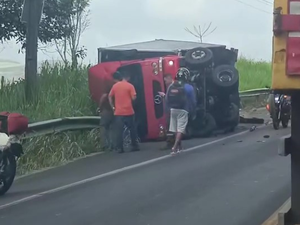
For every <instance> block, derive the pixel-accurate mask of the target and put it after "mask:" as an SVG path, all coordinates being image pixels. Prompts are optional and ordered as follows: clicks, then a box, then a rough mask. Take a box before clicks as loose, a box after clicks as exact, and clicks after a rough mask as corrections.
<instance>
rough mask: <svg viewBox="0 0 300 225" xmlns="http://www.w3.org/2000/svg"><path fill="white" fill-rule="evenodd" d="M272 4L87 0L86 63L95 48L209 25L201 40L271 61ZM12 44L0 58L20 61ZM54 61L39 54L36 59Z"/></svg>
mask: <svg viewBox="0 0 300 225" xmlns="http://www.w3.org/2000/svg"><path fill="white" fill-rule="evenodd" d="M271 2H272V0H251V1H250V0H126V1H125V0H91V6H90V10H91V14H90V20H91V25H90V27H89V29H88V30H87V31H86V32H85V34H84V35H83V36H82V45H84V46H86V47H87V49H88V58H87V60H88V61H89V62H91V63H95V62H96V60H97V48H98V47H105V46H113V45H119V44H126V43H133V42H140V41H148V40H154V39H171V40H191V41H197V39H196V38H195V37H193V36H192V35H190V34H189V33H187V32H186V31H185V30H184V28H185V27H188V28H192V27H193V25H204V24H208V23H209V22H212V24H213V25H212V26H213V27H217V29H216V31H215V32H214V33H212V34H211V35H209V36H208V37H206V38H205V39H204V42H208V43H218V44H226V45H228V46H229V47H235V48H238V49H239V50H240V54H242V55H244V56H246V57H250V58H253V59H257V60H260V59H265V60H270V58H271V47H272V42H271V40H272V4H271ZM18 48H19V46H17V45H16V44H15V43H13V42H12V43H9V44H5V46H4V49H3V50H2V51H1V48H0V59H8V60H14V61H18V62H21V63H23V62H24V55H22V54H18ZM45 59H58V55H56V54H47V55H45V54H42V53H40V54H39V60H45Z"/></svg>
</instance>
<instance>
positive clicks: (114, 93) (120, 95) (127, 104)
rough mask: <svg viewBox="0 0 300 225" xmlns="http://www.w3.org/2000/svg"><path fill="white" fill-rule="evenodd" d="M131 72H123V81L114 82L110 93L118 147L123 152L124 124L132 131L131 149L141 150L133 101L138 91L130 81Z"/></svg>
mask: <svg viewBox="0 0 300 225" xmlns="http://www.w3.org/2000/svg"><path fill="white" fill-rule="evenodd" d="M129 79H130V76H129V74H122V81H120V82H118V83H116V84H114V86H113V87H112V89H111V91H110V93H109V103H110V106H111V108H112V109H113V111H114V115H115V123H116V129H115V135H116V147H117V150H118V152H119V153H123V152H124V149H123V128H124V125H125V126H127V128H128V129H129V131H130V138H131V145H132V149H131V151H139V150H140V149H139V144H138V141H137V131H136V125H135V118H134V109H133V105H132V102H133V101H134V100H135V99H136V91H135V88H134V86H133V85H132V84H130V83H129V82H128V81H129Z"/></svg>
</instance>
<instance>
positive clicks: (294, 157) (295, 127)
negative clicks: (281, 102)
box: [286, 91, 300, 225]
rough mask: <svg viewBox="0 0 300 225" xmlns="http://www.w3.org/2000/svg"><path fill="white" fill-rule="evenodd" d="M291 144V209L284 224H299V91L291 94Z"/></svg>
mask: <svg viewBox="0 0 300 225" xmlns="http://www.w3.org/2000/svg"><path fill="white" fill-rule="evenodd" d="M291 124H292V125H291V127H292V128H291V145H290V146H286V147H287V148H289V149H287V150H288V151H289V153H290V154H291V178H292V190H291V191H292V192H291V210H290V212H289V213H288V215H287V221H286V224H293V225H296V224H300V92H298V91H297V92H296V93H294V94H293V95H292V119H291Z"/></svg>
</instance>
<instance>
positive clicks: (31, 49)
mask: <svg viewBox="0 0 300 225" xmlns="http://www.w3.org/2000/svg"><path fill="white" fill-rule="evenodd" d="M43 7H44V0H24V4H23V11H22V15H21V21H22V22H24V23H26V54H25V96H26V100H27V101H28V102H35V99H36V97H37V96H38V93H37V91H38V77H37V53H38V31H39V24H40V20H41V16H42V12H43Z"/></svg>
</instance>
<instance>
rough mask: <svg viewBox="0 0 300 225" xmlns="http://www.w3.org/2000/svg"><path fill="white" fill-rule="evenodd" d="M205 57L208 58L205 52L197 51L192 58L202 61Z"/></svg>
mask: <svg viewBox="0 0 300 225" xmlns="http://www.w3.org/2000/svg"><path fill="white" fill-rule="evenodd" d="M205 56H206V54H205V52H204V51H201V50H197V51H194V52H193V53H192V58H193V59H196V60H199V59H202V58H204V57H205Z"/></svg>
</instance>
